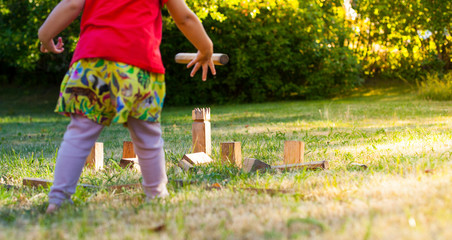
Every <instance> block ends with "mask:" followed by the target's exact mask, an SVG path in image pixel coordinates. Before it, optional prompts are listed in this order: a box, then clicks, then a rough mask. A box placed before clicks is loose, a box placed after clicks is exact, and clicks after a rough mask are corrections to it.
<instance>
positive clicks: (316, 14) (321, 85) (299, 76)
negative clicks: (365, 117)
mask: <svg viewBox="0 0 452 240" xmlns="http://www.w3.org/2000/svg"><path fill="white" fill-rule="evenodd" d="M270 2H272V3H273V5H272V4H267V3H266V2H264V1H251V2H247V4H245V3H242V1H235V2H234V1H232V2H231V1H228V2H224V3H221V2H220V1H218V2H217V3H216V4H217V6H218V8H217V9H216V12H215V13H211V15H206V16H205V18H203V19H202V20H203V24H204V25H205V26H207V31H208V33H209V35H210V36H211V37H212V40H213V42H214V43H215V51H216V52H225V53H228V54H229V55H230V56H231V61H230V64H229V65H227V66H224V67H217V70H218V74H217V75H218V76H222V77H217V78H216V79H215V81H211V82H208V83H203V82H201V81H193V80H191V79H188V78H187V77H186V75H187V71H181V70H182V68H183V66H181V67H178V66H174V69H172V68H171V67H168V74H167V78H168V79H170V81H169V82H168V85H169V86H168V92H169V94H168V96H169V100H170V101H173V102H176V103H178V104H180V103H202V102H220V103H221V102H226V101H239V102H243V101H253V102H259V101H264V100H277V99H287V98H290V97H302V98H322V97H331V96H334V95H336V94H338V93H342V92H344V91H346V90H347V89H350V88H352V87H354V86H356V85H357V84H359V83H360V78H359V66H358V62H357V58H356V57H355V56H354V55H353V52H352V51H350V50H349V49H348V48H347V47H345V46H344V45H343V44H340V43H336V42H337V41H338V39H340V38H341V37H342V35H343V34H346V33H347V31H349V29H346V28H344V27H342V22H343V21H344V19H342V20H341V19H340V18H338V17H336V15H335V13H334V12H335V11H336V9H337V8H339V7H340V5H339V6H336V5H334V4H331V5H319V4H315V1H303V2H300V3H298V2H297V1H270ZM209 4H210V3H209V2H207V3H206V5H205V7H207V6H208V5H209ZM193 7H198V8H199V7H200V6H193ZM223 16H224V17H223ZM217 19H221V21H219V20H217ZM326 26H327V27H326ZM174 31H177V30H176V29H174ZM165 34H168V29H167V32H165ZM178 34H179V33H170V35H169V38H175V37H174V36H177V35H178ZM179 35H180V34H179ZM182 41H185V40H183V39H182ZM162 51H164V55H166V56H174V54H175V53H177V52H179V51H193V48H191V46H189V45H188V44H185V45H184V44H182V43H180V44H174V42H171V41H163V44H162ZM167 51H169V52H167ZM175 79H177V83H173V82H171V81H174V80H175ZM184 92H190V93H193V92H197V94H195V95H194V94H188V95H187V94H183V93H184ZM172 97H173V98H172ZM171 98H172V99H171Z"/></svg>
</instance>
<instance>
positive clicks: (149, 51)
mask: <svg viewBox="0 0 452 240" xmlns="http://www.w3.org/2000/svg"><path fill="white" fill-rule="evenodd" d="M167 1H168V0H86V1H85V6H84V9H83V15H82V22H81V26H80V40H79V42H78V43H77V47H76V49H75V52H74V56H73V57H72V61H71V65H72V64H73V63H74V62H75V61H77V60H79V59H83V58H104V59H107V60H111V61H117V62H123V63H127V64H130V65H134V66H137V67H139V68H142V69H145V70H148V71H150V72H154V73H165V68H164V67H163V63H162V58H161V55H160V42H161V39H162V15H161V6H162V5H163V4H165V3H166V2H167Z"/></svg>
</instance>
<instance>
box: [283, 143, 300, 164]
mask: <svg viewBox="0 0 452 240" xmlns="http://www.w3.org/2000/svg"><path fill="white" fill-rule="evenodd" d="M303 162H304V142H301V141H285V142H284V164H286V165H287V164H296V163H303Z"/></svg>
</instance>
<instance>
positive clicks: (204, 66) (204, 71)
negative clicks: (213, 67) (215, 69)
mask: <svg viewBox="0 0 452 240" xmlns="http://www.w3.org/2000/svg"><path fill="white" fill-rule="evenodd" d="M208 71H209V66H208V65H207V64H203V65H202V80H203V81H206V80H207V72H208Z"/></svg>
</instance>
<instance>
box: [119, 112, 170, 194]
mask: <svg viewBox="0 0 452 240" xmlns="http://www.w3.org/2000/svg"><path fill="white" fill-rule="evenodd" d="M127 124H128V128H129V132H130V136H131V137H132V140H133V143H134V148H135V152H136V154H137V155H138V161H139V163H140V168H141V173H142V175H143V190H144V193H146V196H147V198H148V199H153V198H155V197H165V196H167V195H168V190H167V189H166V183H167V182H168V179H167V177H166V170H165V153H164V151H163V139H162V130H161V128H160V124H159V123H151V122H146V121H142V120H138V119H135V118H132V117H129V118H128V120H127Z"/></svg>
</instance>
